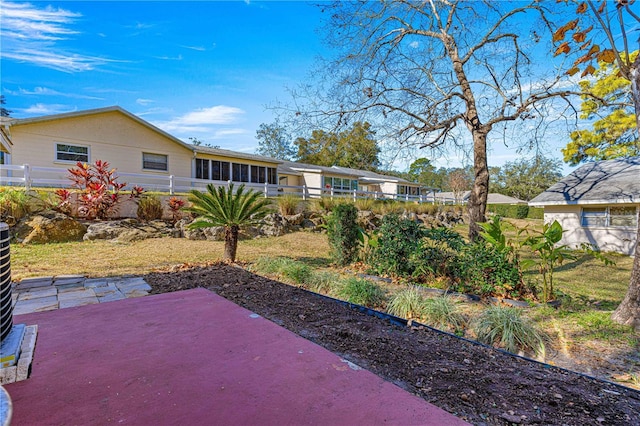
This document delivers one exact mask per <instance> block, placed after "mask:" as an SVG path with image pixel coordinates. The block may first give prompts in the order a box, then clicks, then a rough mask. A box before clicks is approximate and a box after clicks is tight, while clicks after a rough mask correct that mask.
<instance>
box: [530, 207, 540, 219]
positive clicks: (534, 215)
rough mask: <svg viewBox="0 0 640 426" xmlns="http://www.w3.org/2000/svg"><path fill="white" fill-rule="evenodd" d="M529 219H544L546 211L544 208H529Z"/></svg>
mask: <svg viewBox="0 0 640 426" xmlns="http://www.w3.org/2000/svg"><path fill="white" fill-rule="evenodd" d="M527 218H528V219H544V209H543V208H542V207H529V213H528V214H527Z"/></svg>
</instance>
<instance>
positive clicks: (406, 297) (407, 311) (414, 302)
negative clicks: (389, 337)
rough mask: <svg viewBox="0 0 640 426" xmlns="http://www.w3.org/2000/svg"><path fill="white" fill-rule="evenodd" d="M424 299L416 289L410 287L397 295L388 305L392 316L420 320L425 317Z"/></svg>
mask: <svg viewBox="0 0 640 426" xmlns="http://www.w3.org/2000/svg"><path fill="white" fill-rule="evenodd" d="M424 305H425V301H424V297H423V296H422V293H421V292H420V290H418V289H417V288H416V287H410V288H407V289H404V290H401V291H400V292H398V293H396V294H395V295H394V296H393V297H392V298H391V299H390V300H389V304H388V305H387V312H389V313H390V314H391V315H395V316H398V317H402V318H406V319H420V318H422V316H423V315H424Z"/></svg>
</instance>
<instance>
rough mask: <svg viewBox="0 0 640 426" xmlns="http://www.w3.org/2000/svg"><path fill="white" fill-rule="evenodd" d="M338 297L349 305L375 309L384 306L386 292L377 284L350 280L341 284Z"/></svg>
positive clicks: (357, 279)
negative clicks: (353, 304)
mask: <svg viewBox="0 0 640 426" xmlns="http://www.w3.org/2000/svg"><path fill="white" fill-rule="evenodd" d="M337 296H338V297H339V298H341V299H343V300H346V301H347V302H349V303H355V304H356V305H362V306H367V307H369V308H375V307H379V306H382V305H383V304H384V299H385V297H384V291H383V290H382V289H381V288H380V287H379V286H378V285H376V284H374V283H372V282H370V281H367V280H363V279H359V278H348V279H346V280H344V281H343V282H341V285H340V288H339V289H338V291H337Z"/></svg>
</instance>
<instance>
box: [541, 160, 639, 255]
mask: <svg viewBox="0 0 640 426" xmlns="http://www.w3.org/2000/svg"><path fill="white" fill-rule="evenodd" d="M529 205H530V206H532V207H544V220H545V222H553V221H554V220H557V221H558V222H559V223H560V224H561V225H562V228H563V229H564V230H565V233H564V235H563V238H562V241H560V243H561V244H566V245H568V246H570V247H575V248H578V247H580V245H581V244H583V243H586V244H592V245H594V246H596V247H598V248H599V249H600V250H602V251H613V252H618V253H624V254H629V255H632V254H633V253H634V251H635V246H636V234H637V229H638V210H639V206H640V157H633V158H627V159H617V160H606V161H598V162H594V163H588V164H585V165H584V166H582V167H580V168H578V169H576V170H575V171H574V172H573V173H571V174H570V175H568V176H567V177H565V178H564V179H562V180H561V181H560V182H558V183H556V184H555V185H553V186H552V187H550V188H549V189H547V190H546V191H545V192H543V193H542V194H540V195H538V196H537V197H535V198H534V199H533V200H531V201H530V202H529Z"/></svg>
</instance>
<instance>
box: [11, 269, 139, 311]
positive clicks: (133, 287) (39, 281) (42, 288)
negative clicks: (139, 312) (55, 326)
mask: <svg viewBox="0 0 640 426" xmlns="http://www.w3.org/2000/svg"><path fill="white" fill-rule="evenodd" d="M150 291H151V286H149V284H147V283H146V281H145V280H144V278H142V277H138V276H133V275H132V276H123V277H107V278H89V279H87V278H84V277H83V276H81V275H61V276H57V277H38V278H27V279H24V280H22V281H20V282H18V283H14V284H13V286H12V294H11V297H12V299H13V304H14V311H13V313H14V314H15V315H21V314H28V313H31V312H41V311H49V310H53V309H63V308H71V307H75V306H84V305H91V304H96V303H104V302H111V301H114V300H122V299H126V298H133V297H141V296H146V295H148V294H149V292H150Z"/></svg>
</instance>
